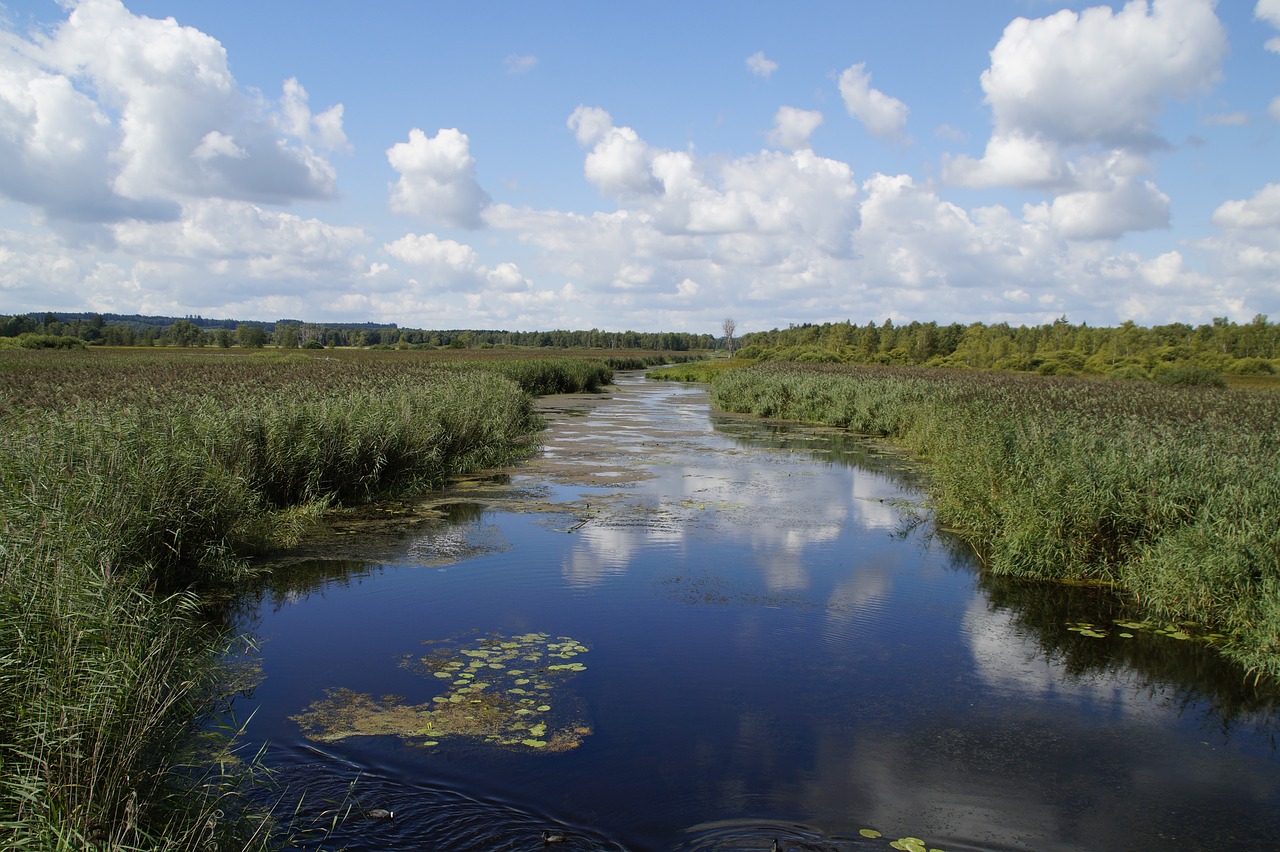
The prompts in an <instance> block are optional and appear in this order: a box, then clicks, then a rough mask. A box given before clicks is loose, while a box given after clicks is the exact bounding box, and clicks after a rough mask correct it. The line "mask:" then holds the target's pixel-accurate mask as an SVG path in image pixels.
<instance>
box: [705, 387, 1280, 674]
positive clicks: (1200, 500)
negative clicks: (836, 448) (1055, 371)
mask: <svg viewBox="0 0 1280 852" xmlns="http://www.w3.org/2000/svg"><path fill="white" fill-rule="evenodd" d="M712 393H713V397H714V399H715V401H716V403H717V404H718V405H720V406H721V407H722V408H725V409H727V410H731V411H745V412H752V413H755V414H759V415H762V416H769V417H781V418H787V419H794V420H804V421H810V422H822V423H828V424H831V425H836V426H843V427H846V428H849V429H852V430H854V431H858V432H863V433H868V434H875V435H882V436H888V437H892V438H895V439H898V440H901V441H903V442H904V443H905V444H906V445H907V446H908V447H909V448H910V449H912V450H913V451H914V452H916V453H918V454H920V455H922V456H924V457H926V458H927V459H928V460H929V461H930V462H931V464H930V482H931V486H930V490H931V495H932V499H933V502H934V506H935V510H936V514H937V518H938V520H939V522H940V523H942V524H944V525H946V526H949V527H951V528H953V529H955V530H956V531H957V532H959V533H960V534H962V535H964V536H965V537H967V538H968V539H969V540H970V541H971V542H972V543H973V545H974V547H975V549H976V550H977V551H978V552H979V553H980V554H981V555H982V557H983V560H984V561H985V563H986V565H987V566H988V568H989V569H990V570H991V571H993V572H995V573H998V574H1006V575H1013V576H1024V577H1040V578H1058V579H1078V580H1094V581H1101V582H1107V583H1111V584H1114V585H1115V586H1116V587H1117V588H1118V589H1120V590H1122V591H1124V592H1125V593H1127V594H1129V595H1130V596H1131V597H1132V598H1133V599H1134V600H1135V601H1137V602H1139V603H1140V604H1141V605H1142V606H1144V607H1145V608H1146V609H1147V610H1148V611H1149V612H1150V613H1151V614H1152V615H1153V616H1156V617H1160V618H1165V619H1169V620H1174V621H1181V620H1192V621H1196V622H1199V623H1201V624H1204V625H1207V626H1211V627H1213V628H1214V629H1218V630H1222V631H1224V632H1227V633H1229V634H1230V635H1231V637H1232V638H1231V640H1230V641H1229V642H1228V643H1227V644H1226V645H1225V646H1224V652H1225V653H1226V654H1227V655H1228V656H1230V657H1231V658H1233V659H1235V660H1237V661H1238V662H1240V663H1242V664H1243V665H1244V666H1246V667H1247V668H1248V669H1250V670H1252V671H1254V672H1256V673H1258V674H1259V675H1265V676H1268V677H1273V678H1274V677H1277V676H1280V524H1278V523H1277V522H1276V518H1280V399H1277V398H1276V397H1275V396H1274V395H1272V394H1258V393H1251V392H1248V391H1228V390H1220V389H1215V388H1198V387H1166V386H1159V385H1154V384H1151V385H1141V386H1133V385H1130V384H1128V383H1111V382H1102V381H1090V380H1084V379H1075V380H1073V379H1060V378H1053V379H1050V378H1036V377H1024V376H1016V375H1007V374H990V373H961V374H955V373H950V372H942V371H928V370H912V369H906V368H902V369H893V368H874V367H836V366H826V365H808V366H806V365H796V364H789V365H787V364H777V363H771V364H766V365H761V366H759V367H751V368H747V369H742V370H733V371H729V372H726V373H724V374H723V375H721V376H719V377H718V378H716V379H715V381H714V384H713V385H712Z"/></svg>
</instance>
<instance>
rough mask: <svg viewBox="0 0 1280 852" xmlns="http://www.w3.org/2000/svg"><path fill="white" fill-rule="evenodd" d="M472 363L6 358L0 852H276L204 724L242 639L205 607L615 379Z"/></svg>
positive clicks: (257, 357) (505, 446)
mask: <svg viewBox="0 0 1280 852" xmlns="http://www.w3.org/2000/svg"><path fill="white" fill-rule="evenodd" d="M479 354H480V353H477V357H471V358H459V357H458V353H456V352H453V353H447V354H446V353H438V354H437V353H425V352H424V353H419V352H378V353H371V352H361V351H350V352H344V351H337V352H335V351H332V350H330V351H318V352H314V353H313V352H307V353H303V352H297V351H295V352H292V353H281V352H279V351H275V350H265V351H261V352H252V353H251V352H247V351H239V350H229V351H216V350H195V349H184V350H172V349H170V350H163V349H151V350H142V349H137V350H110V349H101V348H98V349H90V350H81V351H43V350H18V349H13V350H5V351H3V352H0V424H2V426H3V428H2V430H0V846H3V847H4V848H6V849H42V850H43V849H85V848H92V847H93V846H95V845H96V846H97V847H98V848H110V849H121V850H128V849H139V850H141V849H157V848H165V849H196V848H199V849H209V848H268V847H269V846H270V845H271V844H272V843H275V842H277V841H278V839H279V838H278V836H277V832H279V831H281V830H288V827H287V815H285V823H286V825H285V827H284V829H282V828H281V824H280V822H278V817H279V815H271V814H267V813H263V812H261V811H259V810H255V809H254V808H251V807H248V806H247V805H245V804H243V803H244V802H245V801H246V799H245V798H244V797H243V796H242V794H241V791H242V790H243V787H244V785H246V784H257V783H261V782H263V781H264V780H267V779H263V778H261V777H259V776H258V772H259V770H258V768H257V765H256V764H255V762H254V760H253V756H252V755H247V756H242V755H239V754H238V753H237V750H236V749H237V747H236V740H235V733H236V732H235V730H234V729H233V728H234V726H232V728H229V729H217V728H210V727H209V726H208V725H207V720H209V719H211V718H213V716H214V714H215V713H217V712H218V711H219V709H221V708H223V707H224V706H225V699H226V697H227V696H228V695H229V694H231V693H232V692H234V691H235V690H236V689H237V688H238V687H239V686H240V685H241V684H240V683H238V681H237V679H236V677H237V676H236V674H235V672H233V671H229V670H228V669H227V668H226V667H225V665H224V664H223V662H222V660H223V659H224V657H225V654H226V652H227V651H228V649H231V648H233V647H235V646H237V644H238V643H240V642H241V641H242V640H241V639H239V638H238V637H236V636H234V635H231V634H230V633H228V632H227V631H226V629H225V628H224V627H223V626H221V625H220V624H219V623H218V620H217V619H216V618H211V617H210V615H209V613H210V611H211V610H210V606H209V605H210V603H211V602H213V601H216V600H218V599H220V598H222V599H225V598H226V597H228V596H230V595H233V594H234V593H235V590H236V588H237V584H238V583H241V582H244V581H246V579H248V578H250V577H251V575H252V568H251V567H250V566H251V562H250V561H249V559H248V558H247V557H249V556H251V555H252V554H255V553H258V552H262V551H264V550H270V549H271V548H272V547H275V546H278V545H281V544H287V543H289V542H290V541H291V540H294V539H296V537H297V536H299V535H301V534H303V533H304V532H305V530H306V529H307V528H308V526H309V525H310V524H311V523H312V522H313V520H314V519H315V518H316V517H317V516H318V515H319V514H320V513H322V512H324V511H326V510H329V509H331V508H334V507H337V506H343V505H351V504H355V503H360V502H365V501H369V500H373V499H376V498H379V497H382V496H389V495H392V494H395V495H404V494H413V493H421V492H424V491H428V490H431V489H435V488H439V487H440V486H441V485H442V484H444V483H445V482H446V481H447V480H448V479H449V477H451V476H454V475H457V474H461V473H464V472H468V471H474V470H478V469H484V468H489V467H496V466H502V465H506V464H509V463H511V462H512V461H514V460H516V459H518V458H520V457H522V456H523V455H526V454H528V453H530V452H531V451H532V450H533V449H535V448H536V446H537V440H538V438H537V435H538V432H539V430H540V429H541V422H540V420H539V419H538V417H537V416H536V415H535V413H534V411H533V408H532V403H531V398H532V395H535V394H546V393H559V392H589V391H595V390H598V389H599V388H600V387H601V386H602V385H604V384H607V383H608V382H609V381H610V380H611V377H612V374H613V369H614V367H613V366H611V364H610V363H608V362H606V360H605V359H604V358H603V357H598V358H583V357H573V358H569V357H561V358H554V359H547V358H545V357H543V358H530V357H528V355H527V354H526V355H524V357H520V356H521V354H522V353H519V352H505V353H502V354H496V353H495V354H486V355H485V356H484V357H478V356H479ZM599 354H601V355H603V354H604V353H599ZM609 354H610V356H611V357H613V358H616V359H618V360H615V361H614V362H613V363H614V364H616V365H620V366H633V367H634V366H643V365H644V364H646V363H653V362H654V361H655V360H658V359H659V356H655V354H654V353H651V352H649V353H642V354H632V355H628V354H626V353H623V354H618V353H609Z"/></svg>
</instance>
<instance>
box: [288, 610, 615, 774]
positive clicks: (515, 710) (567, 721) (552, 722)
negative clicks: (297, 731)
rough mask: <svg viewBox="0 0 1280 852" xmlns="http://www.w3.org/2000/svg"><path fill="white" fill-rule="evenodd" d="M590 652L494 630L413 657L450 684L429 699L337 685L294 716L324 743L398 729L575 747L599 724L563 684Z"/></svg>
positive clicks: (402, 733) (571, 642)
mask: <svg viewBox="0 0 1280 852" xmlns="http://www.w3.org/2000/svg"><path fill="white" fill-rule="evenodd" d="M428 644H436V643H428ZM587 650H588V649H587V647H586V646H585V645H583V644H582V643H580V642H578V641H577V640H576V639H572V638H570V637H568V636H558V637H554V638H553V637H551V636H550V635H549V634H546V633H525V634H521V635H519V636H509V637H507V636H488V637H485V638H483V639H480V640H478V641H475V642H471V643H466V644H465V645H464V646H462V647H452V648H439V649H437V650H433V651H432V652H431V653H429V654H427V655H426V656H423V657H420V658H410V659H408V660H406V661H405V666H406V667H408V668H410V669H412V670H414V671H417V672H420V673H421V674H424V675H426V676H428V677H431V678H433V679H434V680H435V681H436V682H438V683H441V684H447V688H446V689H445V690H444V691H443V692H441V693H440V694H439V695H436V696H435V697H434V698H432V699H431V701H430V702H428V703H426V704H408V703H406V702H405V701H404V699H403V698H400V697H398V696H385V697H383V698H380V699H378V698H374V697H372V696H370V695H365V694H361V693H357V692H353V691H352V690H349V689H333V690H330V691H329V692H328V693H327V695H326V697H325V698H323V699H321V700H320V701H317V702H315V703H313V704H312V705H311V706H310V707H308V708H307V709H306V710H304V711H303V712H302V713H299V714H298V715H296V716H292V717H290V718H292V719H293V721H295V722H297V723H298V724H299V725H300V726H301V727H302V730H303V733H304V734H305V735H306V736H307V737H308V738H309V739H313V740H318V741H321V742H332V741H335V740H343V739H347V738H348V737H365V736H388V735H393V736H398V737H401V738H403V739H405V740H409V741H412V742H414V743H416V744H418V745H422V746H436V745H439V744H440V741H441V740H443V739H445V738H446V737H462V738H468V739H474V740H480V741H483V742H486V743H492V744H494V745H499V746H504V747H507V748H528V749H533V750H537V751H549V752H560V751H569V750H570V749H574V748H577V747H578V746H579V745H581V743H582V740H583V738H584V737H586V736H588V735H590V734H591V728H590V727H589V726H588V725H587V724H586V723H585V722H583V721H582V720H581V719H579V718H576V717H577V715H578V714H576V713H574V712H572V706H573V702H572V701H571V700H570V698H569V697H567V696H565V695H564V694H563V690H559V691H557V688H558V687H559V686H560V685H561V684H562V682H563V681H564V680H565V679H566V678H568V677H570V676H572V675H574V674H577V673H578V672H581V671H585V670H586V668H587V667H586V665H584V664H583V663H582V661H581V660H580V659H578V658H579V657H580V656H581V655H582V654H585V653H586V652H587Z"/></svg>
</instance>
